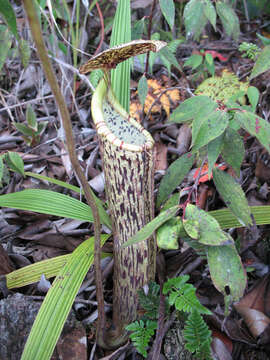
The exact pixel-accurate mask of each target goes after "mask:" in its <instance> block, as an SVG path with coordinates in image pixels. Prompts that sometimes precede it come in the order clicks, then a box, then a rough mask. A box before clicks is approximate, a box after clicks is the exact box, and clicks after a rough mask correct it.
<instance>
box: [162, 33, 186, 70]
mask: <svg viewBox="0 0 270 360" xmlns="http://www.w3.org/2000/svg"><path fill="white" fill-rule="evenodd" d="M182 42H183V40H180V39H177V40H172V41H170V42H169V43H168V45H167V46H166V47H165V48H162V49H161V50H160V51H159V53H158V55H159V57H160V59H161V60H162V62H163V64H164V66H166V68H167V70H168V74H169V76H171V67H172V65H173V66H175V67H176V68H177V69H178V70H179V71H182V69H181V66H180V65H179V63H178V61H177V59H176V57H175V55H174V54H175V52H176V50H177V48H178V46H179V45H180V44H181V43H182Z"/></svg>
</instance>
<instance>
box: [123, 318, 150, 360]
mask: <svg viewBox="0 0 270 360" xmlns="http://www.w3.org/2000/svg"><path fill="white" fill-rule="evenodd" d="M156 328H157V322H156V321H151V320H147V321H146V322H143V321H142V320H140V321H134V322H133V323H131V324H129V325H128V326H126V329H127V330H128V331H132V333H131V334H130V336H129V337H130V339H131V340H132V342H133V345H134V346H135V348H136V349H137V351H138V353H140V354H141V355H142V356H143V357H145V358H146V357H147V351H146V350H147V348H148V344H149V341H150V339H151V338H152V336H153V335H154V333H155V330H156Z"/></svg>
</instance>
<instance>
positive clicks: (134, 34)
mask: <svg viewBox="0 0 270 360" xmlns="http://www.w3.org/2000/svg"><path fill="white" fill-rule="evenodd" d="M146 21H147V20H146V18H145V17H142V18H141V19H140V20H138V21H136V22H135V23H134V25H133V27H132V29H131V40H136V39H141V38H142V37H143V30H144V26H145V22H146Z"/></svg>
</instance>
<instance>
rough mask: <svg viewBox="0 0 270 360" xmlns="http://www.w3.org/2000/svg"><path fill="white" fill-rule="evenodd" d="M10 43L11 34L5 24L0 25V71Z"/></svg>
mask: <svg viewBox="0 0 270 360" xmlns="http://www.w3.org/2000/svg"><path fill="white" fill-rule="evenodd" d="M11 44H12V36H11V34H10V31H9V28H8V27H7V26H5V25H0V71H1V69H2V67H3V65H4V63H5V61H6V58H7V56H8V52H9V49H10V47H11Z"/></svg>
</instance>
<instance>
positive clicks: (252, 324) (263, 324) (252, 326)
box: [234, 304, 270, 338]
mask: <svg viewBox="0 0 270 360" xmlns="http://www.w3.org/2000/svg"><path fill="white" fill-rule="evenodd" d="M234 307H235V309H236V310H237V312H238V313H239V314H240V315H241V316H242V318H243V319H244V321H245V323H246V325H247V327H248V329H249V331H250V332H251V334H252V335H253V336H254V338H257V337H258V336H259V335H260V334H261V333H262V332H263V331H264V330H265V329H266V328H267V326H268V325H269V324H270V319H269V317H267V316H266V315H264V313H262V312H261V311H257V310H254V309H250V308H248V307H246V306H242V305H237V304H236V305H234Z"/></svg>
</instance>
